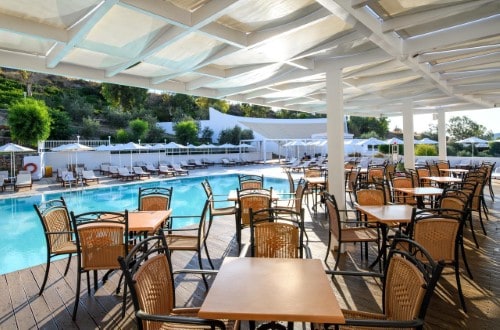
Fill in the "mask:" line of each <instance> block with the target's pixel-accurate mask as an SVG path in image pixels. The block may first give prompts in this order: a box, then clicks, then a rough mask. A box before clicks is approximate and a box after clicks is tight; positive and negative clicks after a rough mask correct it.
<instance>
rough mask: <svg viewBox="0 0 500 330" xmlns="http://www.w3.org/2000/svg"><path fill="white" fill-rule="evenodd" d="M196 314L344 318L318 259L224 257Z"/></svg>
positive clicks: (278, 318)
mask: <svg viewBox="0 0 500 330" xmlns="http://www.w3.org/2000/svg"><path fill="white" fill-rule="evenodd" d="M198 316H199V317H203V318H215V319H230V320H262V321H292V322H319V323H337V324H342V323H345V320H344V316H343V314H342V311H341V309H340V306H339V303H338V301H337V298H336V296H335V293H334V291H333V288H332V286H331V285H330V280H329V278H328V276H327V275H326V274H325V270H324V268H323V264H322V262H321V260H319V259H281V258H231V257H226V258H225V259H224V262H223V264H222V266H221V268H220V270H219V273H218V274H217V276H216V278H215V280H214V282H213V284H212V287H211V288H210V290H209V291H208V293H207V296H206V297H205V300H204V302H203V304H202V306H201V308H200V310H199V312H198Z"/></svg>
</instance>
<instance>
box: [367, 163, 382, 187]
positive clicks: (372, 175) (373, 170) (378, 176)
mask: <svg viewBox="0 0 500 330" xmlns="http://www.w3.org/2000/svg"><path fill="white" fill-rule="evenodd" d="M384 178H385V168H384V167H379V166H377V167H370V168H368V174H367V181H368V182H369V183H372V182H377V181H378V182H380V181H383V180H384Z"/></svg>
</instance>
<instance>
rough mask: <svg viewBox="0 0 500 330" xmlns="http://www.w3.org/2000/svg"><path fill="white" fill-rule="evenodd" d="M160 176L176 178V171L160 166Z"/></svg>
mask: <svg viewBox="0 0 500 330" xmlns="http://www.w3.org/2000/svg"><path fill="white" fill-rule="evenodd" d="M158 173H159V174H162V175H164V176H175V171H174V170H173V169H171V168H170V167H168V166H167V165H160V169H159V172H158Z"/></svg>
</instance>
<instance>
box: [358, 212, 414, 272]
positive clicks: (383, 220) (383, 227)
mask: <svg viewBox="0 0 500 330" xmlns="http://www.w3.org/2000/svg"><path fill="white" fill-rule="evenodd" d="M356 209H357V210H358V211H359V212H360V213H363V214H366V215H369V216H371V217H372V218H374V219H376V221H377V223H379V224H380V226H379V227H380V231H381V234H382V244H381V248H380V253H379V255H378V256H377V258H376V259H375V261H373V262H372V264H371V265H370V268H372V267H373V266H375V264H377V262H378V261H379V260H380V259H381V258H382V261H383V264H384V265H385V252H386V250H387V232H388V226H391V225H394V224H398V223H409V222H411V218H412V214H413V207H412V206H410V205H408V204H388V205H356Z"/></svg>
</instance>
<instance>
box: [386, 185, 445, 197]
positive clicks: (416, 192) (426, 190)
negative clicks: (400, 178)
mask: <svg viewBox="0 0 500 330" xmlns="http://www.w3.org/2000/svg"><path fill="white" fill-rule="evenodd" d="M393 189H394V190H395V191H399V192H402V193H405V194H408V195H412V196H438V195H441V194H442V193H443V189H441V188H436V187H415V188H393Z"/></svg>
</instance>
